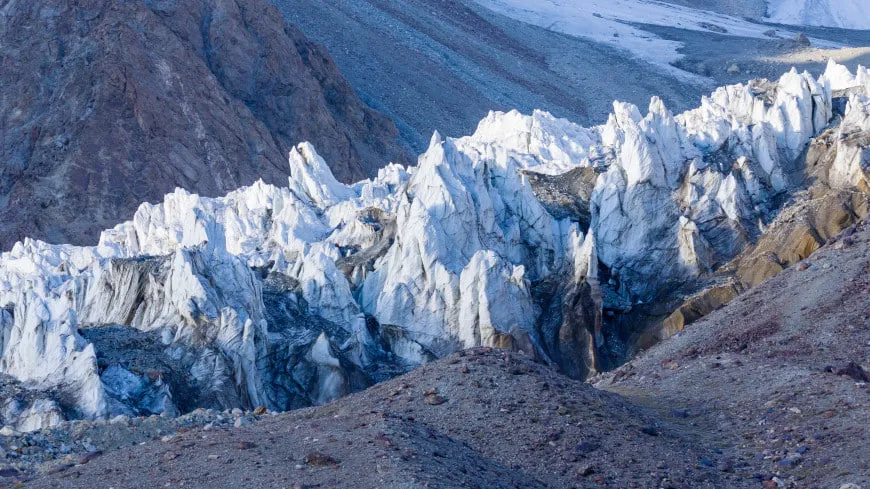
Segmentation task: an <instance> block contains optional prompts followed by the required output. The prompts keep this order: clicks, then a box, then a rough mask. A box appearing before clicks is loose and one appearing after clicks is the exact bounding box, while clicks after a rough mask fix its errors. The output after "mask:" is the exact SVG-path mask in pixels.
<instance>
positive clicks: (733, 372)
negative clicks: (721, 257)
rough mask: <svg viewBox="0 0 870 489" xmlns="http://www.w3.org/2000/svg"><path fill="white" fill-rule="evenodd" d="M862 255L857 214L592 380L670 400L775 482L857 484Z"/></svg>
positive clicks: (864, 465) (862, 423)
mask: <svg viewBox="0 0 870 489" xmlns="http://www.w3.org/2000/svg"><path fill="white" fill-rule="evenodd" d="M868 259H870V225H868V223H867V221H863V222H860V223H858V224H856V225H854V226H851V227H849V228H848V229H846V230H844V231H843V232H842V233H840V234H839V235H838V236H836V237H835V238H833V239H831V240H830V241H829V242H828V244H827V245H826V246H824V247H822V248H821V249H820V250H819V251H817V252H816V253H814V254H813V255H812V257H810V258H808V259H806V260H804V261H802V262H801V263H800V264H799V265H798V266H797V267H792V268H791V269H789V270H786V271H784V272H782V273H781V274H780V275H779V276H777V277H775V278H773V279H771V280H769V281H767V282H765V283H763V284H761V285H759V286H758V287H756V288H753V289H750V290H749V291H747V292H746V293H744V295H742V296H741V297H739V298H738V299H736V300H734V301H733V302H731V303H730V304H728V305H727V306H725V307H723V308H721V309H720V310H718V311H715V312H713V313H711V314H710V315H709V316H707V317H705V318H703V319H701V320H699V321H698V322H696V323H694V324H692V325H691V326H688V327H687V328H686V329H685V330H684V331H683V332H682V333H680V334H679V335H677V336H675V337H672V338H671V339H669V340H668V341H665V342H663V343H661V344H659V345H657V346H655V347H653V348H652V349H650V350H649V351H647V352H645V353H643V354H641V355H639V356H638V358H636V359H635V360H632V361H631V362H630V363H628V364H627V365H625V366H623V367H621V368H619V369H618V370H616V371H614V372H611V373H608V374H607V375H605V376H603V378H601V379H599V381H598V383H597V385H598V386H599V387H601V388H604V389H607V390H612V391H615V392H618V393H621V394H623V395H626V396H627V397H628V398H630V399H633V400H635V401H638V402H640V403H642V404H645V405H648V406H654V407H657V409H659V410H660V412H663V413H665V414H667V415H670V416H671V417H672V418H675V417H676V416H674V414H673V413H674V412H675V411H674V409H678V410H680V411H677V412H676V413H677V415H678V416H683V417H684V419H685V422H686V423H688V422H693V423H698V424H699V425H700V426H702V427H703V429H705V430H706V431H707V432H708V433H709V436H710V439H709V442H710V443H712V444H715V445H716V446H720V447H723V449H724V450H725V452H726V455H727V456H730V457H731V458H732V460H733V463H734V467H735V469H736V470H738V471H745V472H749V473H758V474H762V475H763V476H764V478H765V479H771V478H772V477H773V476H777V477H778V478H779V479H780V480H781V481H782V484H783V485H780V486H779V487H841V485H843V484H847V483H854V484H857V485H859V486H863V487H867V484H870V465H868V460H867V458H866V457H865V456H863V454H865V453H867V452H868V449H870V444H868V443H870V442H868V440H870V436H868V435H870V433H868V427H867V423H866V420H867V417H868V416H870V402H868V393H867V382H868V381H870V322H868V319H870V317H868V310H867V303H868V302H867V297H868V292H870V280H868V277H870V275H868V271H870V270H868V267H870V260H868ZM738 461H743V463H746V464H748V465H750V466H751V467H752V468H751V469H743V470H741V469H740V468H739V466H738ZM771 487H772V486H771ZM848 487H852V486H848Z"/></svg>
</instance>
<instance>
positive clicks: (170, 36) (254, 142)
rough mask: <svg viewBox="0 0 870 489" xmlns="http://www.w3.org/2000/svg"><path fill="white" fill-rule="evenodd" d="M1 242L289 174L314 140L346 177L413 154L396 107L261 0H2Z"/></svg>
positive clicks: (72, 238) (50, 234)
mask: <svg viewBox="0 0 870 489" xmlns="http://www.w3.org/2000/svg"><path fill="white" fill-rule="evenodd" d="M0 46H2V55H0V63H2V65H3V70H2V71H0V162H2V163H0V249H3V250H8V249H9V248H10V247H11V246H12V244H14V243H15V241H18V240H20V239H23V238H24V237H25V236H29V237H34V238H39V239H43V240H47V241H50V242H56V243H64V242H72V243H77V244H86V243H92V242H93V241H94V240H95V239H96V237H97V236H98V235H99V232H100V231H101V230H102V229H105V228H107V227H111V226H114V225H115V224H117V223H118V222H120V221H123V220H125V219H129V218H130V216H131V215H132V214H133V212H134V211H135V209H136V207H137V206H138V205H139V204H140V203H141V202H143V201H152V202H153V201H158V200H160V199H162V197H163V195H164V194H166V193H167V192H170V191H172V189H174V188H175V187H176V186H181V187H184V188H187V189H189V190H191V191H194V192H197V193H200V194H203V195H212V196H216V195H223V194H225V193H227V192H228V191H231V190H235V189H236V188H239V187H241V186H243V185H249V184H251V183H253V182H254V181H255V180H257V179H258V178H262V179H264V180H265V181H267V182H271V183H278V182H280V181H283V180H284V177H285V176H286V166H285V165H286V163H285V161H286V158H285V155H286V152H287V151H288V150H289V149H290V148H292V147H293V146H294V145H295V144H297V143H298V142H300V141H305V140H308V141H311V142H313V143H315V144H316V145H317V146H318V147H319V148H321V151H322V152H323V154H324V155H325V156H327V158H328V160H329V161H330V162H332V164H333V165H335V166H334V167H333V171H334V173H335V175H336V176H337V177H338V178H340V179H342V180H345V181H355V180H358V179H361V178H365V177H368V176H373V175H374V174H375V173H376V172H377V168H379V167H380V166H381V165H382V164H383V163H384V162H386V161H390V160H392V161H396V162H400V163H401V162H404V161H405V160H406V156H405V151H404V150H403V149H402V147H401V146H400V144H399V143H398V142H397V138H398V132H397V130H396V128H395V127H394V125H393V123H392V122H391V121H390V120H389V119H387V118H386V117H384V116H383V115H380V114H378V113H377V112H375V111H373V110H372V109H370V108H369V107H367V106H366V105H364V104H363V103H362V102H361V101H360V100H359V99H358V98H357V96H356V94H355V93H354V91H353V89H352V88H351V87H350V85H349V84H348V83H347V82H346V81H345V80H344V79H343V78H342V77H341V75H340V73H339V72H338V69H337V68H336V66H335V65H334V63H333V62H332V60H331V58H330V56H329V54H328V53H327V52H326V50H325V49H324V48H322V47H320V46H317V45H315V44H313V43H311V42H309V41H308V40H307V39H306V38H305V37H304V36H303V35H302V34H301V32H299V31H298V30H297V29H296V28H294V27H293V26H290V25H287V24H285V23H284V21H283V20H282V17H281V15H280V13H278V11H277V10H275V9H274V8H273V7H271V6H270V5H269V4H268V3H267V2H265V1H264V0H255V1H245V2H241V1H218V0H170V1H152V0H147V1H135V2H115V1H108V0H82V1H77V2H64V1H54V0H53V1H48V2H38V3H35V2H23V1H17V0H5V1H2V2H0Z"/></svg>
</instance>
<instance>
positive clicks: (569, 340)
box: [0, 63, 870, 430]
mask: <svg viewBox="0 0 870 489" xmlns="http://www.w3.org/2000/svg"><path fill="white" fill-rule="evenodd" d="M868 96H870V76H868V74H867V70H865V69H863V68H861V69H859V71H858V72H857V74H856V75H852V74H851V73H850V72H849V71H848V70H847V69H845V68H844V67H842V66H839V65H836V64H833V63H832V64H830V65H829V67H828V69H827V71H826V73H825V75H823V76H821V77H820V78H818V79H815V78H813V77H811V76H810V75H809V74H807V73H798V72H797V71H794V70H793V71H791V72H789V73H786V74H785V75H783V76H782V78H780V79H779V80H778V81H774V82H771V81H764V80H756V81H753V82H750V83H748V84H742V85H734V86H728V87H723V88H720V89H718V90H716V91H715V92H714V93H713V94H711V95H710V96H709V97H705V98H704V99H703V100H702V102H701V105H700V107H698V108H697V109H694V110H691V111H688V112H685V113H683V114H678V115H674V114H672V113H671V112H669V111H668V110H667V109H666V107H665V106H664V104H663V103H662V102H661V100H659V99H653V100H652V101H651V103H650V106H649V109H648V111H647V114H646V115H643V114H642V113H641V112H640V110H638V108H637V107H635V106H633V105H630V104H624V103H614V111H613V114H612V115H611V116H610V118H609V119H608V121H607V122H606V123H605V124H603V125H601V126H596V127H591V128H584V127H580V126H578V125H576V124H573V123H571V122H569V121H566V120H561V119H557V118H554V117H553V116H551V115H550V114H547V113H544V112H534V113H533V114H531V115H527V116H526V115H521V114H519V113H518V112H510V113H491V114H490V115H488V116H487V117H486V118H485V119H484V120H483V121H481V123H480V125H479V127H478V129H477V131H476V132H475V133H474V134H473V135H471V136H468V137H463V138H457V139H452V138H446V139H445V138H442V137H441V136H440V135H438V134H437V133H436V134H435V135H434V136H433V138H432V141H431V143H430V146H429V149H428V150H427V151H426V152H425V153H424V154H423V155H421V156H420V159H419V162H418V164H417V165H416V166H414V167H410V168H404V167H401V166H399V165H388V166H387V167H385V168H383V169H381V171H380V172H379V174H378V176H377V178H374V179H370V180H366V181H363V182H359V183H357V184H354V185H345V184H342V183H340V182H338V181H337V180H336V179H335V178H334V177H333V175H332V173H331V172H330V171H329V167H328V166H327V165H326V163H325V162H324V161H323V159H322V158H321V157H320V156H319V155H318V154H317V152H316V150H315V148H314V147H312V146H311V145H309V144H307V143H302V144H300V145H298V146H297V147H296V148H293V150H292V151H291V152H290V156H289V170H288V173H289V179H288V185H287V187H284V188H279V187H277V186H273V185H267V184H264V183H262V182H258V183H255V184H253V185H251V186H250V187H246V188H242V189H239V190H237V191H234V192H231V193H230V194H228V195H226V196H224V197H220V198H206V197H201V196H198V195H194V194H191V193H188V192H186V191H184V190H182V189H178V190H176V191H175V192H173V193H171V194H169V195H167V196H166V198H165V199H164V201H163V202H161V203H157V204H147V203H146V204H142V205H141V206H140V208H139V209H138V211H137V212H136V213H135V215H134V216H133V218H132V219H131V220H130V221H128V222H125V223H122V224H119V225H118V226H116V227H115V228H113V229H110V230H106V231H105V232H104V233H103V234H102V236H101V237H100V240H99V243H98V244H97V245H95V246H92V247H76V246H69V245H52V244H47V243H43V242H39V241H34V240H30V239H26V240H24V241H23V242H20V243H18V244H16V245H15V247H14V248H13V249H12V250H11V251H9V252H6V253H3V254H2V256H0V374H5V375H8V376H11V377H13V378H15V379H17V381H20V382H22V383H23V385H25V386H26V388H28V389H34V390H36V391H40V392H51V393H53V395H55V396H57V399H52V398H49V397H46V398H45V399H44V400H41V401H40V402H39V403H36V402H34V403H32V405H29V406H26V407H20V409H18V408H16V409H17V410H15V409H13V410H11V411H9V412H14V413H18V414H16V416H18V417H17V418H16V419H17V421H14V423H15V424H16V426H17V427H18V429H24V430H30V429H35V428H39V427H41V426H44V425H50V424H54V423H57V422H59V421H60V419H61V417H62V416H61V414H59V413H61V412H62V415H63V416H67V417H105V416H113V415H117V414H127V415H137V414H149V413H157V412H168V413H178V412H183V411H185V410H190V409H194V408H196V407H211V408H221V409H223V408H232V407H255V406H258V405H264V406H266V407H269V408H270V409H276V410H282V409H290V408H296V407H301V406H306V405H310V404H317V403H323V402H327V401H329V400H331V399H334V398H335V397H338V396H341V395H345V394H347V393H349V392H352V391H354V390H358V389H360V388H363V387H365V386H367V385H369V384H371V383H372V382H375V381H378V380H381V379H383V378H385V377H388V376H390V375H394V374H395V373H398V372H402V371H404V370H405V369H408V368H411V367H413V366H416V365H419V364H421V363H424V362H427V361H429V360H431V359H433V358H437V357H440V356H443V355H446V354H448V353H450V352H452V351H455V350H457V349H460V348H464V347H470V346H477V345H485V346H494V347H508V348H515V349H519V350H523V351H526V352H527V353H528V354H530V355H533V356H535V357H536V358H538V359H539V360H541V361H543V362H547V363H551V364H554V365H556V366H558V367H559V368H561V369H562V370H563V371H565V372H566V373H568V374H570V375H574V376H578V377H582V376H584V375H588V374H589V373H592V372H595V371H596V370H597V369H598V368H599V365H598V364H597V355H596V349H597V348H601V347H602V344H603V341H604V340H603V336H604V334H605V332H604V331H602V327H603V326H602V314H603V309H604V308H605V306H607V307H614V304H615V303H617V302H618V303H620V304H631V303H633V302H646V301H651V300H655V299H656V298H657V297H658V296H659V295H660V294H662V292H663V290H665V289H667V288H668V287H669V286H670V285H672V284H675V283H680V282H681V281H685V280H686V279H687V278H690V277H695V276H698V275H701V274H703V273H706V272H709V271H712V270H715V269H717V268H718V267H719V266H721V265H723V264H724V263H726V262H727V261H728V260H730V259H731V258H733V257H734V256H736V255H737V254H738V253H740V252H741V251H742V250H743V249H744V248H745V247H746V245H748V244H749V243H751V242H753V240H755V239H756V238H757V237H758V235H759V234H760V233H762V232H763V228H764V222H765V219H767V218H769V217H770V216H769V214H770V213H771V212H773V211H775V209H776V205H777V204H776V197H777V196H778V195H782V194H783V193H787V192H788V191H789V190H790V189H792V188H795V187H796V186H797V185H799V184H800V181H801V179H802V177H803V169H802V168H801V164H800V161H801V155H802V154H803V152H804V151H805V150H806V148H807V146H808V144H809V143H810V141H811V140H812V138H813V137H815V136H817V135H819V134H821V133H822V132H823V131H834V132H836V134H837V137H836V141H837V145H838V151H837V153H836V157H835V158H833V161H832V162H831V167H830V170H829V181H830V183H831V184H832V185H834V186H838V187H843V188H859V189H862V190H865V191H868V190H870V189H868V188H867V181H866V172H867V168H868V164H870V163H868V162H870V155H868V149H867V148H868V145H870V141H868V131H870V98H868ZM838 103H841V104H844V105H843V110H842V116H840V115H838V110H837V104H838ZM832 122H833V123H834V124H832ZM560 206H562V207H564V208H565V209H566V210H565V211H564V212H557V211H558V210H559V207H560ZM578 206H579V207H581V208H583V209H588V212H586V211H585V210H584V211H583V212H585V213H586V214H588V219H586V218H580V217H578V213H577V212H576V211H575V210H573V209H577V207H578ZM131 352H133V353H135V354H131ZM59 406H60V407H59ZM4 419H5V418H4Z"/></svg>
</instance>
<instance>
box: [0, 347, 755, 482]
mask: <svg viewBox="0 0 870 489" xmlns="http://www.w3.org/2000/svg"><path fill="white" fill-rule="evenodd" d="M199 416H201V417H203V418H205V417H207V416H208V415H207V414H201V415H199ZM228 417H230V418H232V416H228ZM125 423H126V422H125ZM133 423H135V424H132V425H130V426H127V425H126V424H122V423H120V421H119V422H116V424H114V425H109V424H103V425H102V426H93V427H90V428H88V429H78V430H74V431H73V433H80V434H79V435H78V436H76V437H77V438H85V437H89V438H91V439H93V440H97V439H98V436H97V435H96V433H98V432H101V431H111V430H123V431H124V432H132V433H134V435H133V436H134V437H135V433H136V432H137V431H152V430H153V428H150V426H154V425H155V424H157V423H158V421H157V420H152V419H146V420H134V421H133ZM119 424H121V426H120V427H118V426H119ZM113 426H115V428H113ZM164 428H171V427H170V426H165V427H164ZM62 430H63V428H61V427H59V428H58V429H57V430H52V432H51V433H52V434H51V436H52V437H55V438H61V437H62V436H61V435H60V431H62ZM152 432H153V431H152ZM165 433H166V434H165V435H164V437H163V438H162V439H161V440H157V441H150V442H147V443H145V444H142V445H137V446H131V447H126V448H122V449H121V450H118V451H114V450H113V451H110V452H108V451H107V452H105V453H102V454H99V455H97V454H92V455H90V456H87V455H83V454H75V455H73V456H72V457H68V458H67V462H64V460H63V456H60V457H58V458H60V460H59V461H58V462H57V463H56V464H51V463H50V464H47V465H44V466H42V467H43V471H45V472H52V473H50V474H48V475H46V474H45V473H43V474H42V475H41V476H39V475H36V474H34V473H33V472H22V473H18V474H17V475H15V476H13V477H9V478H7V479H6V480H9V481H10V483H14V482H13V481H14V480H16V479H30V478H32V477H34V475H36V478H35V479H34V480H31V481H29V482H27V483H26V485H25V487H35V488H41V487H58V486H63V487H68V488H71V489H72V488H78V487H93V486H94V485H98V486H101V487H102V486H112V487H130V488H134V487H135V488H139V487H142V488H144V487H157V486H163V485H164V484H166V483H169V484H171V485H176V486H179V487H181V486H182V485H183V486H184V487H209V488H225V487H226V488H230V487H238V485H240V484H243V485H245V486H247V487H252V488H285V487H342V488H375V487H380V488H400V487H437V488H459V487H469V488H474V487H479V488H501V487H504V488H513V487H516V488H539V487H540V488H543V487H551V488H569V487H653V486H659V487H662V486H663V485H665V486H666V485H668V484H670V485H671V487H696V488H714V487H751V486H748V485H744V484H743V482H744V481H746V479H745V478H744V477H743V476H741V475H738V474H734V473H725V472H720V471H718V470H717V469H715V468H714V467H710V466H709V464H708V463H707V462H708V461H709V460H713V461H718V460H719V459H720V456H719V455H717V454H715V453H714V452H713V451H712V450H710V449H709V448H708V447H704V446H700V445H698V444H696V443H695V440H694V439H693V438H692V436H691V435H690V434H687V433H685V432H684V431H682V430H679V429H675V425H673V424H672V423H660V422H659V421H658V420H657V419H656V418H655V417H653V416H651V415H650V413H649V412H646V411H645V410H643V409H638V408H636V407H635V406H632V405H630V404H627V403H625V402H624V401H623V400H622V399H621V398H620V397H619V396H615V395H612V394H609V393H607V392H602V391H599V390H597V389H594V388H592V387H590V386H589V385H587V384H583V383H580V382H577V381H573V380H570V379H567V378H565V377H563V376H561V375H558V374H555V373H554V372H553V371H552V370H550V369H548V368H547V367H545V366H542V365H540V364H537V363H533V362H531V361H529V359H528V358H526V357H525V356H524V355H521V354H519V355H518V354H511V353H505V352H498V351H486V350H484V349H477V350H471V351H467V352H461V353H459V354H457V355H454V356H452V357H449V358H447V359H445V360H442V361H439V362H436V363H433V364H429V365H426V366H424V367H421V368H420V369H417V370H415V371H414V372H412V373H410V374H408V375H405V376H402V377H399V378H397V379H394V380H392V381H389V382H386V383H383V384H380V385H378V386H376V387H374V388H372V389H369V390H367V391H365V392H362V393H359V394H356V395H353V396H350V397H346V398H344V399H341V400H339V401H337V402H334V403H331V404H329V405H328V406H322V407H319V408H313V409H304V410H299V411H294V412H292V413H286V414H281V415H278V416H274V417H272V416H267V417H265V418H264V419H262V420H261V421H259V422H257V423H252V424H246V425H243V426H241V427H239V428H235V429H234V428H231V427H229V428H228V427H224V426H214V427H210V429H208V430H205V431H203V430H201V429H196V428H193V429H190V428H183V429H180V430H178V431H175V430H167V431H166V432H165ZM134 439H135V438H134ZM95 443H98V442H96V441H95ZM108 446H111V445H108ZM32 447H37V448H36V449H35V450H33V451H37V452H39V451H41V450H40V448H38V447H39V443H33V444H32ZM92 448H98V447H97V446H94V447H92ZM627 454H630V455H628V456H627ZM83 458H85V460H84V462H85V463H84V464H78V465H75V466H73V465H71V463H70V462H72V463H75V462H81V461H82V460H83ZM3 480H4V479H0V481H3ZM0 483H2V482H0Z"/></svg>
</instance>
